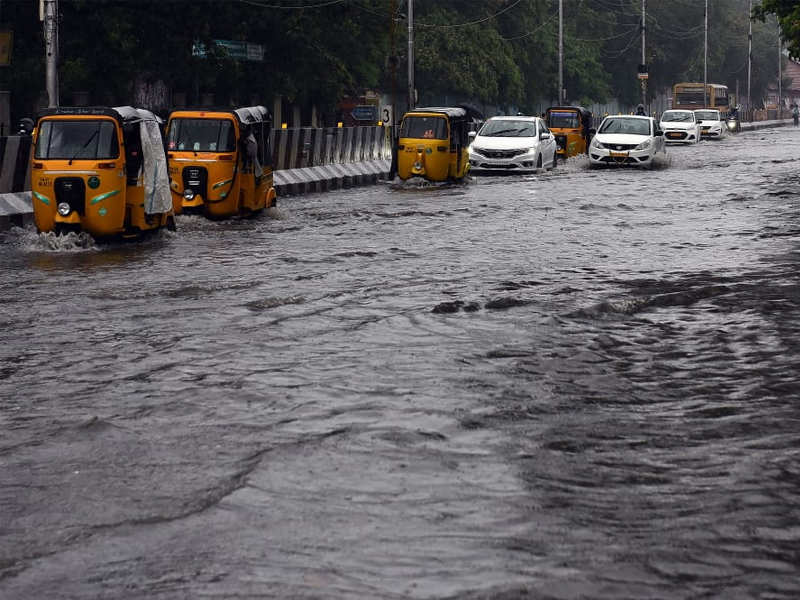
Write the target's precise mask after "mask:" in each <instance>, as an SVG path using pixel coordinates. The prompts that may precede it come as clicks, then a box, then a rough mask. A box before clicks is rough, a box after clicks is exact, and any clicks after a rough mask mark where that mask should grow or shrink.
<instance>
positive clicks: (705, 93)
mask: <svg viewBox="0 0 800 600" xmlns="http://www.w3.org/2000/svg"><path fill="white" fill-rule="evenodd" d="M704 87H705V89H704ZM729 106H730V97H729V96H728V86H727V85H721V84H719V83H709V84H706V85H705V86H704V85H703V83H702V82H700V83H688V82H683V83H676V84H675V85H674V86H672V108H682V109H684V110H700V109H703V108H713V109H715V110H718V111H719V112H720V114H721V115H723V117H724V116H725V115H727V114H728V110H729Z"/></svg>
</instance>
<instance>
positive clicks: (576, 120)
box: [547, 110, 581, 129]
mask: <svg viewBox="0 0 800 600" xmlns="http://www.w3.org/2000/svg"><path fill="white" fill-rule="evenodd" d="M547 120H548V123H549V124H550V127H554V128H556V129H578V128H579V127H580V126H581V119H580V117H579V116H578V113H577V112H572V111H563V110H558V111H555V110H554V111H552V112H550V113H549V115H548V118H547Z"/></svg>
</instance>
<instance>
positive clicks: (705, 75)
mask: <svg viewBox="0 0 800 600" xmlns="http://www.w3.org/2000/svg"><path fill="white" fill-rule="evenodd" d="M703 23H704V24H703V29H704V31H705V38H704V41H703V108H706V107H707V106H708V0H706V8H705V13H704V16H703Z"/></svg>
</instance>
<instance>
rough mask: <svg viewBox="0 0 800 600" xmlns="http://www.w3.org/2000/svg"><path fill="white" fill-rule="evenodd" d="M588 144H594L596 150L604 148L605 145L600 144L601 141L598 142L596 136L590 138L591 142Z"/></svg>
mask: <svg viewBox="0 0 800 600" xmlns="http://www.w3.org/2000/svg"><path fill="white" fill-rule="evenodd" d="M590 145H591V146H594V147H595V148H597V149H598V150H605V146H604V145H603V144H602V142H598V141H597V138H594V139H592V143H591V144H590Z"/></svg>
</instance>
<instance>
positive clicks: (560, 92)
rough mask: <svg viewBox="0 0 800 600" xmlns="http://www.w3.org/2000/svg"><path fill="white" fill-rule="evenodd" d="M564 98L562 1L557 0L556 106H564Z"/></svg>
mask: <svg viewBox="0 0 800 600" xmlns="http://www.w3.org/2000/svg"><path fill="white" fill-rule="evenodd" d="M566 101H567V100H566V98H564V0H558V104H562V105H563V104H565V103H566Z"/></svg>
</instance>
